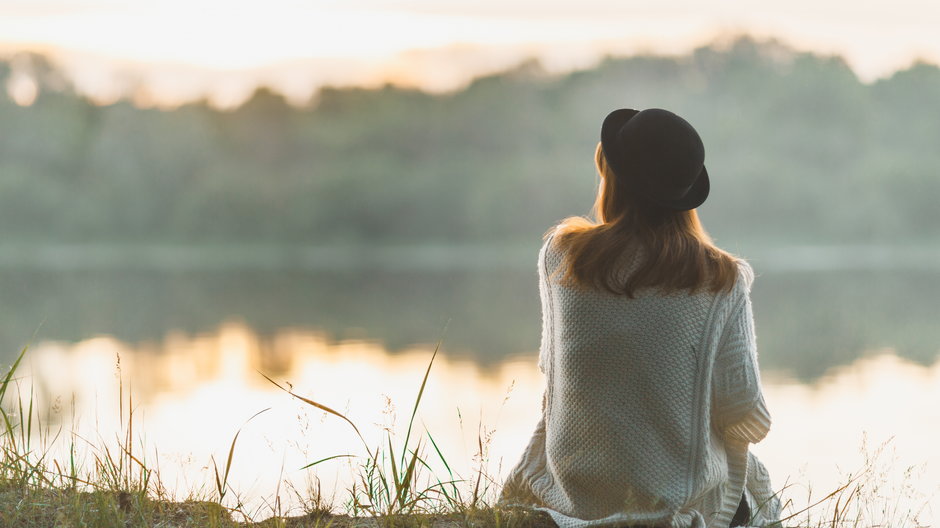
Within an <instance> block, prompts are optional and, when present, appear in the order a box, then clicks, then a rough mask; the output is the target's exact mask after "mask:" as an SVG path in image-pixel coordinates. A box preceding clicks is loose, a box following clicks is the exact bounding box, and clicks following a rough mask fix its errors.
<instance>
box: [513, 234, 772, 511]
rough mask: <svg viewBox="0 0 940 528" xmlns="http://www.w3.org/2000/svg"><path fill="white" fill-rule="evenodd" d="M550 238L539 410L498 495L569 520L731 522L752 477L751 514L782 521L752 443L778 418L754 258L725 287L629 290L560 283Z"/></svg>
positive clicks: (543, 287)
mask: <svg viewBox="0 0 940 528" xmlns="http://www.w3.org/2000/svg"><path fill="white" fill-rule="evenodd" d="M552 240H553V239H552V238H551V237H550V238H549V239H548V240H547V241H546V243H545V245H544V246H543V247H542V250H541V252H540V253H539V290H540V297H541V300H542V344H541V347H540V350H539V368H540V369H541V370H542V372H543V373H544V374H545V376H546V389H545V394H544V397H543V409H542V416H541V419H540V420H539V422H538V424H537V425H536V429H535V432H534V433H533V436H532V439H531V440H530V442H529V445H528V446H527V448H526V450H525V452H524V453H523V456H522V459H521V460H520V461H519V463H518V464H517V465H516V466H515V468H514V469H513V470H512V471H511V472H510V475H509V477H508V478H507V480H506V482H505V484H504V488H503V494H502V497H501V502H502V503H504V504H521V505H526V506H533V507H537V508H539V509H543V510H545V511H547V512H548V513H549V514H551V516H552V517H553V519H554V520H555V522H556V523H557V524H558V525H559V526H561V527H562V528H568V527H572V528H573V527H582V526H614V525H618V526H623V525H647V526H675V527H690V526H695V527H704V526H708V527H709V528H711V527H726V526H728V525H729V523H730V521H731V517H732V516H733V514H734V512H735V510H736V508H737V506H738V503H739V502H740V500H741V496H742V494H743V493H745V487H746V486H747V485H748V484H751V485H754V486H757V489H753V490H752V489H750V487H749V489H748V493H747V495H746V496H747V497H748V499H749V500H750V501H753V502H750V504H751V505H752V510H754V511H755V514H754V516H753V518H752V524H754V522H755V521H756V522H764V523H766V522H771V521H774V520H776V519H777V518H778V516H779V502H778V501H776V499H775V497H774V496H773V492H772V491H771V488H770V480H769V478H767V472H766V469H764V468H763V466H762V465H761V464H760V462H759V461H757V459H756V458H755V457H753V455H749V453H748V444H749V443H750V442H757V441H760V439H762V438H763V437H764V436H765V435H766V434H767V431H768V429H769V427H770V415H769V414H768V412H767V409H766V405H765V404H764V399H763V396H762V394H761V386H760V376H759V372H758V366H757V353H756V344H755V336H754V325H753V319H752V316H751V304H750V300H749V292H750V286H751V283H752V282H753V272H752V271H751V269H750V267H749V266H748V265H747V264H746V263H744V262H742V263H741V264H740V265H739V274H738V277H737V280H736V284H735V287H734V288H733V290H732V291H730V292H727V293H718V294H715V293H711V292H701V293H696V294H694V295H693V294H689V293H688V292H676V293H670V294H663V293H661V292H659V291H657V290H655V289H645V290H642V291H640V292H638V293H637V295H636V296H635V297H634V298H632V299H631V298H629V297H627V296H624V295H616V294H612V293H609V292H606V291H600V290H596V289H586V288H577V287H571V286H567V285H564V284H561V283H560V281H559V280H558V277H559V276H560V275H561V274H562V273H560V272H559V269H558V268H559V266H560V264H561V262H562V259H563V255H562V254H561V253H560V250H559V249H558V248H557V247H556V246H554V245H553V244H552ZM640 258H641V256H640V255H639V254H636V255H633V256H631V257H628V258H626V259H625V260H624V262H623V263H622V266H621V268H622V272H623V273H625V274H627V273H630V271H631V270H632V269H634V267H635V266H636V264H637V263H638V262H639V259H640ZM749 475H751V476H752V478H751V480H752V482H750V483H749V482H748V477H749Z"/></svg>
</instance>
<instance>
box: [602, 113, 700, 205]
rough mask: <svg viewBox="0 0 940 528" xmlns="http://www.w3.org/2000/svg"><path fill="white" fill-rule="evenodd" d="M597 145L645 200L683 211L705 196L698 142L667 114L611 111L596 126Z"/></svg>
mask: <svg viewBox="0 0 940 528" xmlns="http://www.w3.org/2000/svg"><path fill="white" fill-rule="evenodd" d="M601 147H602V148H603V149H604V157H605V158H606V159H607V164H608V165H609V166H610V168H611V169H612V170H613V172H614V174H615V175H616V176H617V178H618V179H620V181H622V182H624V183H626V184H627V185H628V186H629V188H630V189H631V190H635V191H636V192H638V193H640V194H641V195H642V196H643V197H644V198H646V199H647V200H648V201H650V202H653V203H655V204H659V205H661V206H663V207H668V208H669V209H674V210H676V211H687V210H689V209H695V208H696V207H698V206H699V205H702V202H704V201H705V198H707V197H708V189H709V182H708V171H706V170H705V164H704V163H705V146H704V145H703V144H702V138H700V137H699V135H698V132H696V131H695V129H694V128H692V125H690V124H689V123H688V121H686V120H685V119H682V118H681V117H679V116H677V115H676V114H674V113H672V112H670V111H668V110H662V109H660V108H650V109H648V110H643V111H642V112H640V111H637V110H631V109H628V108H623V109H620V110H614V111H613V112H611V113H610V114H608V115H607V117H606V118H605V119H604V124H603V126H601Z"/></svg>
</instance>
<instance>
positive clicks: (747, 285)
mask: <svg viewBox="0 0 940 528" xmlns="http://www.w3.org/2000/svg"><path fill="white" fill-rule="evenodd" d="M735 262H736V264H737V266H738V276H737V280H735V289H736V290H743V292H744V293H750V292H751V286H753V285H754V268H752V267H751V265H750V263H748V261H746V260H744V259H743V258H740V257H737V258H735Z"/></svg>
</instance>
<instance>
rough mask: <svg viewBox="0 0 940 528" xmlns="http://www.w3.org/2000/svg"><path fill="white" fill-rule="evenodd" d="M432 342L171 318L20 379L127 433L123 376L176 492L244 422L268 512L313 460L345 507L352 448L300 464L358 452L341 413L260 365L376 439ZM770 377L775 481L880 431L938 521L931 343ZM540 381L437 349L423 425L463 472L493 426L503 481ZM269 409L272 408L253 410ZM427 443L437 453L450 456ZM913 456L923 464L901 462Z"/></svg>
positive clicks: (402, 413) (909, 499) (40, 364)
mask: <svg viewBox="0 0 940 528" xmlns="http://www.w3.org/2000/svg"><path fill="white" fill-rule="evenodd" d="M429 357H430V350H429V349H428V348H427V347H423V346H416V347H409V348H404V349H402V350H400V351H399V352H398V353H396V354H390V353H389V352H388V351H387V350H386V349H385V348H384V347H382V346H380V345H379V344H378V343H376V342H370V341H361V340H360V341H355V340H347V341H340V342H336V341H333V340H331V339H329V338H328V337H327V336H326V335H325V334H323V333H318V332H310V331H302V330H284V331H280V332H276V333H274V334H273V335H271V336H269V337H260V336H259V335H258V334H256V333H254V332H253V331H251V330H250V329H248V328H247V327H245V326H243V325H238V324H228V325H224V326H223V327H221V328H220V329H219V330H218V331H216V332H213V333H203V334H196V335H186V334H181V333H177V334H172V335H170V336H169V337H167V338H166V339H165V340H163V341H161V342H159V343H156V342H151V343H149V344H143V345H140V346H131V345H128V344H126V343H122V342H120V341H118V340H115V339H113V338H109V337H100V338H95V339H90V340H85V341H81V342H79V343H76V344H63V343H55V342H45V343H42V344H39V345H38V346H36V347H35V349H34V350H33V351H31V352H30V355H29V356H28V360H27V363H28V368H29V369H30V374H31V376H29V377H28V378H24V380H23V385H22V386H21V389H23V390H28V387H29V381H30V380H31V381H32V382H33V383H34V384H35V388H36V390H37V392H36V393H37V395H38V396H37V400H39V406H40V408H51V409H53V411H52V412H50V413H49V414H47V415H46V416H45V420H44V421H45V423H46V424H47V427H51V428H53V429H55V428H56V427H58V426H59V425H61V426H62V427H63V429H64V430H65V431H66V432H69V431H74V433H75V434H76V436H74V437H72V438H76V437H77V438H82V439H86V440H88V441H89V442H91V443H92V444H95V443H96V442H97V443H100V442H101V441H104V442H106V443H107V442H114V441H115V439H116V438H118V437H120V435H121V431H122V423H121V417H120V414H119V409H120V403H119V399H120V391H121V390H122V385H121V382H120V380H123V391H124V393H125V394H124V397H125V402H126V399H127V393H133V397H134V406H135V409H136V411H135V424H134V427H135V431H138V432H139V433H140V435H141V437H140V439H139V444H138V446H139V447H138V451H137V452H138V453H142V455H141V456H143V457H145V458H146V459H147V461H148V463H149V464H151V465H153V466H158V467H159V469H160V474H161V477H162V480H163V483H164V485H165V486H166V487H167V488H168V489H170V490H172V491H173V492H174V493H176V494H177V495H178V496H181V497H185V496H186V495H187V494H188V493H190V492H192V491H193V490H196V491H199V490H200V489H202V491H208V488H205V487H204V486H209V483H211V482H212V478H213V477H212V474H211V467H210V466H209V461H210V457H211V456H215V457H216V459H217V460H224V458H225V456H226V455H227V451H228V448H229V445H230V443H231V441H232V438H233V436H234V434H235V433H236V431H238V430H239V428H242V433H241V435H240V436H239V439H238V444H237V446H236V452H235V464H234V469H233V472H232V476H231V482H232V484H233V487H234V488H235V489H236V490H238V491H239V492H240V494H241V496H242V497H243V498H244V499H245V500H246V501H247V502H248V504H250V505H251V508H254V509H256V510H257V511H258V512H259V513H260V515H261V516H264V515H265V514H267V513H270V510H269V509H268V510H266V508H268V505H270V504H271V503H272V502H273V495H274V493H275V490H276V489H278V481H279V479H283V480H284V481H285V482H289V483H291V484H292V486H293V487H295V488H297V489H301V490H303V489H305V488H306V486H307V481H308V480H309V479H311V478H312V477H313V476H314V475H316V477H318V478H319V479H321V481H322V485H323V489H324V490H339V491H338V494H337V496H336V497H335V501H336V503H337V505H340V506H341V505H342V503H343V501H344V500H345V499H346V498H347V494H346V493H345V491H343V490H345V489H346V488H347V487H348V486H349V485H350V469H351V468H350V464H351V462H350V460H349V459H338V460H336V461H331V462H328V463H325V464H323V465H321V466H318V469H317V471H316V473H315V474H314V473H312V472H311V471H299V470H298V469H297V468H300V467H301V466H303V465H304V464H306V463H308V462H311V461H313V460H318V459H320V458H323V457H327V456H330V455H337V454H347V453H349V454H362V453H363V452H364V451H363V449H362V448H361V444H360V443H359V441H358V439H357V438H356V436H355V433H354V432H353V431H352V430H351V429H350V428H349V427H348V425H346V424H343V423H342V422H341V421H339V420H337V419H335V417H332V416H327V415H326V414H324V413H322V412H319V411H316V410H314V409H311V408H309V407H307V406H304V405H303V404H301V403H299V402H297V401H296V400H292V399H291V398H290V397H289V396H287V395H286V394H284V393H282V392H279V391H278V390H277V389H276V388H274V387H273V386H272V385H270V384H269V383H268V382H266V381H265V380H264V379H263V378H262V377H261V376H260V375H259V374H258V371H263V372H265V373H268V374H270V375H272V376H273V377H275V378H276V379H278V380H287V381H289V382H291V383H292V384H293V386H294V388H295V389H296V390H297V391H298V392H300V393H302V394H304V395H307V396H310V397H313V398H314V399H317V400H319V401H321V402H323V403H325V404H327V405H330V406H332V407H333V408H335V409H337V410H340V411H341V412H345V413H347V414H348V416H349V417H350V418H351V419H352V420H353V421H355V422H356V423H357V424H359V427H360V428H361V429H362V432H363V434H364V436H365V437H366V440H367V442H369V444H370V445H373V446H374V445H377V443H378V442H380V441H381V440H382V434H383V431H384V430H386V429H391V430H393V431H396V435H397V440H398V441H401V439H402V436H403V432H404V431H403V427H404V426H405V425H406V422H407V418H408V416H409V414H410V410H411V406H412V405H413V402H414V398H415V395H416V393H417V390H418V386H419V384H420V380H421V376H422V375H423V372H424V369H425V368H426V367H427V362H428V359H429ZM764 379H765V385H766V387H765V390H766V394H767V399H768V402H769V405H770V406H771V409H772V412H773V414H774V417H775V424H774V429H773V431H772V433H771V435H770V436H769V437H768V439H767V440H766V441H765V442H763V443H762V444H760V445H758V446H756V448H755V451H756V452H757V453H758V454H759V455H760V456H761V457H762V459H763V460H764V461H765V463H766V464H767V465H768V467H769V469H770V470H771V473H772V475H773V476H774V478H775V482H774V484H775V485H776V486H778V487H782V486H783V485H784V484H785V483H787V482H789V483H790V484H791V487H790V488H789V489H788V491H787V493H788V494H789V495H788V496H789V497H791V498H792V499H793V500H794V504H795V505H796V506H799V505H801V504H806V503H807V502H808V501H809V500H810V499H809V497H808V496H807V492H806V487H807V483H812V489H813V493H814V497H816V498H819V497H821V496H822V494H824V492H826V491H829V490H831V489H834V488H835V487H836V486H837V485H838V484H840V482H841V480H842V478H843V476H844V475H845V473H846V472H849V471H853V470H856V469H858V468H861V467H862V466H863V464H864V460H865V455H866V452H867V453H868V454H871V453H873V452H875V451H876V450H877V448H878V446H881V445H883V444H885V443H886V442H887V451H886V453H885V454H884V455H882V459H881V460H882V462H881V463H880V464H881V465H880V466H879V467H880V471H882V472H883V473H884V475H873V478H878V479H882V481H883V482H882V489H883V490H889V489H893V488H892V486H894V487H897V489H898V490H901V487H902V486H903V485H908V486H909V487H910V488H911V489H910V490H908V491H903V490H902V491H901V492H899V493H896V494H892V495H891V496H890V498H891V500H893V501H898V502H896V503H893V504H897V505H900V506H899V507H902V508H908V507H911V508H913V507H917V508H920V507H921V506H923V505H924V504H927V503H928V502H929V500H930V499H931V497H930V496H931V495H934V497H933V501H934V502H933V510H930V509H929V508H928V509H927V510H925V511H924V512H923V513H922V514H921V516H920V521H921V522H922V523H924V524H930V523H931V522H932V520H933V519H934V518H937V517H936V514H938V513H940V504H937V501H936V495H937V494H940V488H937V484H936V483H938V482H940V453H938V451H937V450H936V445H938V443H940V408H938V407H937V406H936V405H935V404H936V402H938V401H940V363H938V362H936V358H935V359H934V362H933V363H932V365H930V366H923V365H918V364H916V363H913V362H910V361H908V360H904V359H901V358H899V357H897V356H896V355H894V354H893V353H892V351H891V350H881V351H872V352H871V353H870V354H867V355H866V358H865V359H861V360H857V361H855V362H853V363H851V364H850V365H848V366H844V367H840V368H836V369H832V370H829V371H827V372H826V373H824V375H822V376H821V377H819V378H818V379H817V380H816V381H814V382H811V383H807V382H802V381H800V380H799V378H797V377H794V376H793V375H792V372H788V371H780V370H774V369H767V370H765V372H764ZM542 388H543V381H542V378H541V375H540V374H539V372H538V370H537V368H536V366H535V363H534V359H533V358H532V357H531V356H529V357H526V358H522V359H516V360H509V361H504V362H501V363H498V364H496V365H494V366H491V367H488V368H484V367H481V366H480V365H479V364H478V363H476V362H474V361H470V360H466V359H462V358H461V357H459V356H449V355H444V356H441V357H439V359H438V361H437V362H436V363H435V365H434V368H433V371H432V375H431V378H430V380H429V383H428V386H427V389H426V396H425V400H424V401H423V402H422V405H421V409H420V412H419V419H420V424H422V425H424V426H426V427H427V429H428V430H429V431H430V432H431V433H432V434H433V435H434V439H435V441H436V442H437V443H438V445H439V446H440V448H441V451H442V452H443V453H444V454H445V456H446V457H447V462H448V464H449V465H450V466H451V467H452V468H454V469H455V470H456V471H457V472H458V473H459V474H460V475H463V476H470V475H471V474H472V470H473V468H474V467H475V465H476V464H478V463H479V462H480V460H479V457H478V456H477V445H478V444H477V439H478V436H480V435H482V436H483V437H484V438H490V440H491V441H490V443H489V444H488V445H487V452H486V453H485V457H484V459H485V461H484V462H485V464H486V465H487V467H488V472H489V473H490V474H491V475H492V476H493V478H494V479H496V480H498V479H499V476H500V475H501V474H505V472H506V471H507V470H508V467H507V465H509V464H512V463H514V462H515V460H516V459H517V457H518V456H519V454H520V453H521V451H522V449H523V447H524V446H525V442H526V440H527V439H528V437H529V434H530V433H531V430H532V428H533V426H534V424H535V422H536V420H537V417H538V412H539V405H540V397H541V391H542ZM57 401H58V402H59V404H58V405H55V402H57ZM70 401H74V414H75V416H70V413H71V411H70V408H71V407H72V405H63V404H62V403H61V402H70ZM125 405H126V403H125ZM266 408H270V410H269V411H267V412H265V413H263V414H261V415H259V416H258V417H256V418H255V419H254V420H252V421H251V422H249V423H247V424H246V423H245V422H246V420H247V419H248V418H249V417H251V416H252V415H254V414H255V413H257V412H258V411H261V410H263V409H266ZM124 412H125V413H126V410H125V411H124ZM56 424H59V425H56ZM125 424H126V415H125ZM62 438H63V439H65V440H66V441H67V440H68V439H69V438H70V436H69V435H63V437H62ZM863 438H864V439H865V442H866V446H867V447H865V448H864V450H863V449H862V446H861V442H862V440H863ZM83 445H84V444H83ZM65 449H66V446H65V445H63V444H62V442H61V441H60V443H59V444H58V445H57V446H56V447H54V451H55V452H57V453H58V454H59V455H60V456H62V455H64V453H65V452H66V451H65ZM89 449H91V448H89ZM430 455H433V453H429V456H428V460H429V461H430V462H431V464H432V465H435V466H436V467H437V469H438V470H439V471H443V467H442V466H441V464H440V462H439V461H438V460H437V459H436V456H430ZM912 466H913V467H915V471H914V472H913V473H912V474H910V475H906V474H905V470H906V469H907V468H908V467H912ZM794 483H796V485H793V484H794ZM201 487H202V488H201ZM289 489H290V486H287V485H286V484H283V485H282V486H281V487H280V490H281V494H282V500H283V501H286V502H288V503H290V502H291V497H290V493H289V492H288V491H286V490H289ZM294 503H295V504H296V500H294ZM872 515H881V514H879V513H877V512H875V513H873V514H872ZM891 515H892V516H894V519H888V520H889V521H890V520H894V521H896V520H897V516H896V515H897V514H896V513H893V514H891ZM867 520H870V521H872V523H873V524H874V523H876V522H877V521H878V520H877V519H874V518H871V517H868V518H867ZM893 524H897V523H896V522H894V523H893Z"/></svg>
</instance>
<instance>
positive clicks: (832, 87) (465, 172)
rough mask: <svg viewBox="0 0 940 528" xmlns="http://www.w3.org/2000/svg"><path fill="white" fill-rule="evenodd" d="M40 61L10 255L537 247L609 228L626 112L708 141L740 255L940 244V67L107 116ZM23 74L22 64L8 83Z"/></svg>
mask: <svg viewBox="0 0 940 528" xmlns="http://www.w3.org/2000/svg"><path fill="white" fill-rule="evenodd" d="M28 59H29V60H27V61H25V63H26V64H27V65H28V67H27V68H26V73H25V74H27V75H29V76H30V78H31V79H32V81H33V82H34V83H35V85H36V87H37V94H36V98H35V100H34V101H33V102H32V104H31V105H29V106H19V105H17V104H16V103H15V102H13V100H12V99H11V98H9V97H3V96H0V123H2V124H3V132H2V133H0V236H2V239H3V240H4V241H5V242H14V243H24V244H32V243H54V242H68V243H123V242H160V243H185V244H190V243H192V244H201V243H226V244H227V243H275V244H280V243H283V244H368V243H388V244H398V243H408V244H411V243H434V244H439V243H440V244H450V243H455V244H459V243H506V242H509V243H513V242H518V241H533V240H537V239H538V238H539V237H540V235H541V234H542V233H543V232H544V231H545V230H546V229H547V228H548V227H549V226H551V225H552V224H553V223H555V222H557V221H558V220H559V219H561V218H563V217H565V216H569V215H572V214H584V213H586V212H587V211H588V210H589V208H590V205H591V200H592V196H593V193H594V190H595V188H596V185H597V180H596V176H595V175H594V171H593V152H594V147H595V145H596V142H597V140H598V135H599V127H600V123H601V121H602V119H603V117H604V116H605V115H606V114H607V112H608V111H610V110H612V109H614V108H619V107H634V108H648V107H662V108H668V109H671V110H673V111H675V112H677V113H679V114H680V115H682V116H684V117H686V118H687V119H688V120H689V121H690V122H692V123H693V124H694V125H695V126H696V128H697V129H698V130H699V132H700V134H701V135H702V137H703V139H704V141H705V146H706V165H707V166H708V168H709V173H710V175H711V177H712V196H711V197H710V199H709V201H708V202H706V204H705V205H704V206H703V207H702V208H701V214H702V216H703V218H704V221H705V224H706V226H707V227H708V228H709V229H710V231H712V232H713V234H715V235H717V237H718V238H719V241H721V240H744V241H756V242H770V243H859V244H864V243H888V242H898V241H902V242H936V241H937V240H938V237H937V233H936V226H937V225H940V207H937V205H936V200H937V197H940V175H938V173H937V171H938V167H940V149H938V148H937V145H938V144H940V119H937V110H938V109H940V68H938V67H937V66H936V65H932V64H927V63H923V62H918V63H914V64H912V65H911V66H910V67H908V68H906V69H904V70H901V71H898V72H897V73H895V74H893V75H891V76H890V77H887V78H883V79H879V80H877V81H874V82H870V83H866V82H862V81H861V80H859V78H858V77H857V76H856V75H855V74H854V72H853V71H852V69H851V68H850V67H849V66H848V65H847V64H846V62H845V61H844V60H843V59H842V58H840V57H837V56H823V55H818V54H814V53H808V52H799V51H796V50H793V49H791V48H789V47H787V46H785V45H783V44H780V43H778V42H774V41H757V40H754V39H751V38H748V37H742V38H739V39H737V40H734V41H731V42H726V43H714V44H712V45H709V46H705V47H701V48H698V49H696V50H694V51H692V52H690V53H688V54H686V55H682V56H656V55H636V56H630V57H609V58H606V59H604V60H602V61H601V62H600V63H599V64H597V65H596V66H595V67H593V68H590V69H586V70H581V71H576V72H572V73H568V74H563V75H552V74H547V73H545V72H544V70H542V69H541V68H540V67H539V65H538V63H536V62H531V61H530V62H526V63H524V64H521V65H520V66H518V67H517V68H515V69H512V70H510V71H505V72H502V73H499V74H496V75H491V76H487V77H482V78H479V79H476V80H475V81H473V82H472V83H471V84H469V85H468V86H467V87H466V88H464V89H461V90H459V91H455V92H451V93H445V94H432V93H425V92H422V91H418V90H414V89H406V88H400V87H395V86H391V85H389V86H385V87H382V88H376V89H365V88H324V89H322V90H321V91H320V92H319V93H318V94H317V95H316V96H315V97H314V99H313V100H312V101H311V102H310V103H309V104H307V105H304V106H302V107H296V106H291V105H290V104H289V103H287V102H286V101H285V99H284V98H283V97H282V96H281V95H279V94H277V93H275V92H273V91H272V90H269V89H266V88H260V89H258V90H257V91H256V92H255V93H254V95H253V96H252V97H251V98H250V99H249V100H247V101H246V102H245V103H244V104H243V105H242V106H240V107H238V108H236V109H233V110H219V109H216V108H213V107H212V106H211V105H209V104H208V103H207V102H205V101H196V102H192V103H190V104H186V105H184V106H181V107H178V108H174V109H153V108H150V109H145V108H138V107H135V106H134V104H132V103H131V102H130V101H129V100H121V101H118V102H116V103H114V104H109V105H96V104H94V103H93V102H91V101H89V100H88V99H87V98H85V97H83V96H82V95H80V94H79V93H77V92H76V91H75V90H74V88H73V87H72V86H71V84H70V83H69V82H68V80H67V79H66V78H65V76H64V75H63V74H62V73H61V72H60V71H59V70H58V68H57V67H56V66H55V65H54V64H52V63H51V62H50V61H48V60H46V59H44V58H43V57H41V56H38V55H32V56H30V57H28ZM18 64H23V61H22V60H21V61H20V63H18ZM20 67H21V68H22V66H20ZM18 74H23V72H22V71H19V72H18ZM11 75H13V70H12V66H11V62H10V61H5V62H0V86H6V85H7V84H8V81H9V80H10V76H11Z"/></svg>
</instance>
